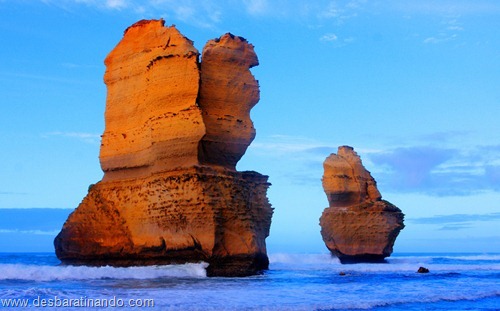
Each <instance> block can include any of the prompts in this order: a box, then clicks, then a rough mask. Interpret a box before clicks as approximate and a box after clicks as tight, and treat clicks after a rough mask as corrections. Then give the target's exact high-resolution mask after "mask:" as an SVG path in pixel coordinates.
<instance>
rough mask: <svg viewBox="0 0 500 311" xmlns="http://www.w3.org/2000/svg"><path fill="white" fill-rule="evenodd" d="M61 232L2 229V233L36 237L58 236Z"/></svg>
mask: <svg viewBox="0 0 500 311" xmlns="http://www.w3.org/2000/svg"><path fill="white" fill-rule="evenodd" d="M59 231H60V230H19V229H0V233H17V234H35V235H54V236H55V235H57V234H58V233H59Z"/></svg>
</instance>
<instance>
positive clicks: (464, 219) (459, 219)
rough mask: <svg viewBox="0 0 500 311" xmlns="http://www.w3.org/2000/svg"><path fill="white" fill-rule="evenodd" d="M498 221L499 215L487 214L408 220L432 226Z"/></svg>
mask: <svg viewBox="0 0 500 311" xmlns="http://www.w3.org/2000/svg"><path fill="white" fill-rule="evenodd" d="M495 220H500V213H489V214H451V215H436V216H432V217H420V218H410V219H408V221H409V222H412V223H414V224H423V225H434V224H450V223H452V224H459V223H468V222H474V221H495Z"/></svg>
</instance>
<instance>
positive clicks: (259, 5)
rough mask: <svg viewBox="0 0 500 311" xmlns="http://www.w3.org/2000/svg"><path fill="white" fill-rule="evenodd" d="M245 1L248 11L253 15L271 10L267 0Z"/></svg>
mask: <svg viewBox="0 0 500 311" xmlns="http://www.w3.org/2000/svg"><path fill="white" fill-rule="evenodd" d="M243 3H244V5H245V7H246V11H247V12H248V13H249V14H251V15H262V14H265V13H268V11H269V3H268V1H267V0H243Z"/></svg>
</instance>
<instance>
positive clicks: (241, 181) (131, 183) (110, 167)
mask: <svg viewBox="0 0 500 311" xmlns="http://www.w3.org/2000/svg"><path fill="white" fill-rule="evenodd" d="M205 58H206V61H207V65H203V62H204V61H205V60H204V59H205ZM105 64H106V73H105V76H104V81H105V83H106V85H107V87H108V96H107V100H106V112H105V122H106V124H105V131H104V134H103V137H102V144H101V152H100V162H101V168H102V170H103V171H104V177H103V180H102V181H100V182H99V183H97V184H96V185H94V186H92V187H90V188H89V193H88V194H87V196H86V197H85V198H84V199H83V201H82V203H81V204H80V205H79V206H78V208H77V209H76V210H75V211H74V212H73V213H72V214H71V215H70V216H69V218H68V220H67V221H66V223H65V224H64V226H63V228H62V230H61V232H60V233H59V235H58V236H57V237H56V239H55V241H54V245H55V249H56V254H57V256H58V257H59V258H60V259H61V260H62V261H63V262H65V263H70V264H89V265H106V264H109V265H116V266H129V265H150V264H169V263H184V262H198V261H206V262H208V263H209V266H208V268H207V272H208V274H209V275H214V276H215V275H219V276H244V275H251V274H255V273H258V272H259V271H261V270H264V269H267V267H268V258H267V253H266V244H265V239H266V237H267V236H268V235H269V228H270V225H271V217H272V213H273V210H272V208H271V206H270V204H269V201H268V199H267V197H266V192H267V189H268V187H269V185H270V184H269V183H268V182H267V176H264V175H261V174H259V173H256V172H237V171H236V170H235V166H236V163H237V162H238V160H239V159H240V158H241V156H243V154H244V153H245V150H246V148H247V147H248V145H249V144H250V143H251V141H252V140H253V138H254V136H255V130H254V128H253V125H252V121H251V120H250V117H249V114H250V109H251V108H252V107H253V106H254V105H255V104H256V103H257V101H258V100H259V89H258V84H257V81H256V80H255V79H254V77H253V75H252V74H251V72H250V70H249V69H250V67H252V66H255V65H257V64H258V61H257V56H256V55H255V52H254V51H253V46H252V45H251V44H249V43H248V42H247V41H246V40H245V39H243V38H240V37H236V36H233V35H231V34H226V35H224V36H222V37H221V38H220V39H217V40H211V41H209V42H208V43H207V46H206V47H205V49H204V56H203V58H202V64H201V66H200V64H199V53H198V51H197V50H196V49H195V48H194V47H193V44H192V42H191V41H190V40H189V39H187V38H185V37H184V36H183V35H181V34H180V33H179V31H178V30H177V29H175V27H173V26H172V27H164V22H163V20H150V21H140V22H138V23H136V24H134V25H132V26H131V27H129V28H128V29H127V30H126V31H125V34H124V37H123V39H122V40H121V41H120V43H119V44H118V45H117V46H116V47H115V48H114V49H113V51H111V53H110V54H109V55H108V57H107V58H106V60H105ZM216 69H218V70H216ZM200 71H201V73H200ZM200 85H201V87H200ZM211 88H216V90H212V89H211Z"/></svg>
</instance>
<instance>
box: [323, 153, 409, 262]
mask: <svg viewBox="0 0 500 311" xmlns="http://www.w3.org/2000/svg"><path fill="white" fill-rule="evenodd" d="M323 167H324V175H323V188H324V190H325V193H326V196H327V198H328V202H329V205H330V207H328V208H326V209H325V210H324V211H323V214H322V216H321V218H320V226H321V235H322V237H323V241H324V242H325V244H326V247H327V248H328V249H329V250H330V251H331V252H332V254H334V255H335V256H337V257H338V258H339V259H340V261H341V262H342V263H353V262H382V261H384V258H386V257H388V256H390V255H391V253H392V248H393V246H394V242H395V241H396V238H397V236H398V234H399V232H400V231H401V229H403V228H404V224H403V220H404V214H403V213H402V212H401V210H400V209H399V208H397V207H396V206H394V205H393V204H391V203H389V202H387V201H385V200H382V199H381V198H382V197H381V195H380V192H379V191H378V189H377V184H376V182H375V180H374V179H373V177H372V176H371V174H370V172H368V171H367V170H366V169H365V168H364V167H363V164H362V163H361V159H360V158H359V156H358V155H357V154H356V152H355V151H354V150H353V148H352V147H349V146H341V147H339V148H338V152H337V154H331V155H330V156H329V157H328V158H327V159H326V160H325V162H324V164H323Z"/></svg>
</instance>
